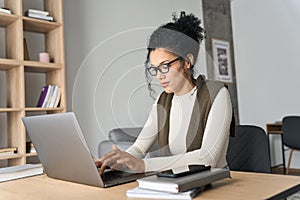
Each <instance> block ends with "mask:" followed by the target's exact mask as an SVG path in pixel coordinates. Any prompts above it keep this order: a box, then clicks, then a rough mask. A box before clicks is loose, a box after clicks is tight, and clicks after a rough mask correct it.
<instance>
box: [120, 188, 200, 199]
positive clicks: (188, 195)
mask: <svg viewBox="0 0 300 200" xmlns="http://www.w3.org/2000/svg"><path fill="white" fill-rule="evenodd" d="M201 191H202V188H201V187H199V188H195V189H192V190H189V191H186V192H181V193H169V192H158V191H154V190H145V189H141V188H139V187H136V188H133V189H131V190H127V192H126V196H127V197H135V198H153V199H193V198H194V197H196V196H197V195H198V194H199V193H200V192H201Z"/></svg>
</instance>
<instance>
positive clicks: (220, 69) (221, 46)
mask: <svg viewBox="0 0 300 200" xmlns="http://www.w3.org/2000/svg"><path fill="white" fill-rule="evenodd" d="M212 53H213V63H214V74H215V79H216V80H220V81H224V82H232V70H231V68H232V66H231V55H230V43H229V42H228V41H225V40H219V39H215V38H212Z"/></svg>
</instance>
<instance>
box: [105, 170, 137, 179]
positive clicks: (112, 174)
mask: <svg viewBox="0 0 300 200" xmlns="http://www.w3.org/2000/svg"><path fill="white" fill-rule="evenodd" d="M132 175H134V174H132V173H127V172H122V171H110V170H109V171H106V172H105V173H104V174H103V175H101V178H102V180H103V181H104V182H108V181H113V180H118V179H121V178H124V177H126V176H132Z"/></svg>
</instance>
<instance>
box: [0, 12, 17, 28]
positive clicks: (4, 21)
mask: <svg viewBox="0 0 300 200" xmlns="http://www.w3.org/2000/svg"><path fill="white" fill-rule="evenodd" d="M18 18H19V17H18V16H16V15H12V14H5V13H2V12H0V27H7V26H8V25H10V24H11V23H13V22H14V21H16V20H17V19H18Z"/></svg>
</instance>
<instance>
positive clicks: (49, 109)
mask: <svg viewBox="0 0 300 200" xmlns="http://www.w3.org/2000/svg"><path fill="white" fill-rule="evenodd" d="M63 109H64V108H62V107H58V108H25V111H30V112H32V111H62V110H63Z"/></svg>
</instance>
